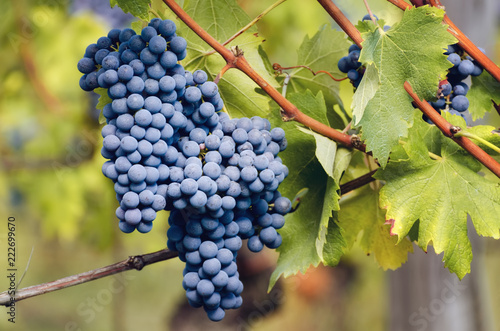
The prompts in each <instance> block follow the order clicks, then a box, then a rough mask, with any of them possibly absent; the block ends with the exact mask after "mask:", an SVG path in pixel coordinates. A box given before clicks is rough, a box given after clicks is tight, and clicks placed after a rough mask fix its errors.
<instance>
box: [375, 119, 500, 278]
mask: <svg viewBox="0 0 500 331" xmlns="http://www.w3.org/2000/svg"><path fill="white" fill-rule="evenodd" d="M450 118H451V116H450ZM453 119H455V120H457V119H458V116H454V117H453ZM415 122H416V124H415V127H414V128H412V130H411V132H410V135H409V138H408V141H407V142H406V143H405V144H404V146H403V148H404V150H405V151H406V153H407V155H408V157H409V158H408V159H400V160H393V159H392V156H391V162H389V164H388V165H387V167H386V168H385V169H380V170H379V171H377V173H376V175H375V176H376V178H378V179H381V180H384V181H386V185H385V186H384V187H383V188H382V189H381V191H380V205H381V207H383V208H386V209H387V215H386V218H387V220H389V221H390V222H392V223H393V227H392V233H393V234H397V235H398V236H399V240H400V241H401V240H404V238H405V236H406V235H407V234H408V233H409V231H410V229H411V228H412V226H413V225H414V223H415V222H416V221H417V220H418V221H419V227H418V245H419V246H420V247H421V248H422V249H424V250H426V249H427V246H428V245H429V244H430V243H432V245H433V246H434V250H435V251H436V253H437V254H440V253H441V252H444V256H443V261H444V263H445V266H446V267H448V268H449V269H450V271H452V272H454V273H456V274H457V275H458V277H460V278H462V277H464V276H465V274H467V273H468V272H469V271H470V263H471V261H472V250H471V245H470V242H469V238H468V236H467V214H468V215H470V217H471V219H472V223H473V225H474V227H475V230H476V232H477V233H478V234H479V235H481V236H488V237H493V238H496V239H498V238H500V232H499V229H500V217H499V215H500V183H499V182H498V180H496V181H491V180H488V179H486V178H484V177H482V176H480V175H479V174H478V173H477V172H478V171H479V170H480V169H481V165H480V164H479V162H477V161H476V160H475V159H474V158H473V157H472V156H470V155H467V154H464V153H463V152H462V149H461V148H460V147H459V146H458V145H457V144H456V143H455V142H453V141H452V140H450V139H448V138H446V137H444V136H443V135H439V136H437V135H436V136H434V137H436V138H437V137H439V138H437V139H435V140H434V141H433V143H432V145H433V147H434V148H435V152H438V153H439V155H436V153H434V154H432V155H430V154H429V150H428V148H427V146H426V144H425V143H424V142H423V139H422V134H421V132H424V134H425V135H427V136H428V135H429V131H435V130H438V129H437V128H436V127H434V126H429V125H426V124H424V123H423V121H422V120H420V121H417V119H416V120H415ZM438 146H439V150H437V147H438ZM431 156H432V158H431Z"/></svg>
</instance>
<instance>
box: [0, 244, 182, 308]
mask: <svg viewBox="0 0 500 331" xmlns="http://www.w3.org/2000/svg"><path fill="white" fill-rule="evenodd" d="M176 256H177V252H173V251H170V250H168V249H162V250H160V251H157V252H153V253H148V254H143V255H135V256H130V257H129V258H128V259H126V260H123V261H121V262H118V263H115V264H111V265H108V266H105V267H102V268H98V269H94V270H90V271H87V272H83V273H81V274H77V275H72V276H68V277H64V278H61V279H58V280H55V281H53V282H48V283H44V284H40V285H34V286H29V287H26V288H23V289H21V290H16V294H15V301H16V302H17V301H21V300H24V299H28V298H31V297H34V296H37V295H41V294H45V293H49V292H54V291H57V290H62V289H64V288H67V287H71V286H75V285H79V284H83V283H87V282H90V281H92V280H96V279H99V278H104V277H107V276H111V275H114V274H117V273H120V272H124V271H127V270H132V269H135V270H142V268H144V267H145V266H147V265H150V264H153V263H157V262H160V261H165V260H169V259H172V258H174V257H176ZM11 304H12V301H11V296H10V295H9V293H8V291H5V292H2V293H0V306H6V307H8V306H10V305H11Z"/></svg>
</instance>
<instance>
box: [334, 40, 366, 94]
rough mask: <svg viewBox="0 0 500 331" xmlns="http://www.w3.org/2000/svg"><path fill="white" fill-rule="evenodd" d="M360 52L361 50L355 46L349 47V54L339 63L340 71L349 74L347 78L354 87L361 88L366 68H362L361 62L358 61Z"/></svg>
mask: <svg viewBox="0 0 500 331" xmlns="http://www.w3.org/2000/svg"><path fill="white" fill-rule="evenodd" d="M360 52H361V48H359V47H358V45H356V44H353V45H351V46H350V47H349V54H348V55H347V56H344V57H342V58H340V60H339V63H338V68H339V70H340V71H341V72H343V73H345V74H347V77H348V78H349V79H350V80H351V83H352V85H353V86H354V87H358V86H359V83H361V79H362V78H363V74H364V72H365V68H364V67H362V66H361V62H359V61H358V60H359V53H360Z"/></svg>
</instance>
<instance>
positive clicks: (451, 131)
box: [318, 0, 500, 178]
mask: <svg viewBox="0 0 500 331" xmlns="http://www.w3.org/2000/svg"><path fill="white" fill-rule="evenodd" d="M388 1H390V2H391V3H398V4H400V3H401V1H394V0H388ZM318 2H319V3H320V4H321V5H322V6H323V7H324V8H325V9H326V10H327V12H328V13H329V14H330V15H331V17H332V18H333V19H334V20H335V21H336V22H337V24H339V25H340V26H346V27H347V28H346V29H345V30H344V32H345V33H346V34H347V35H348V36H349V37H350V38H351V39H352V40H354V41H355V42H356V44H357V45H358V46H359V47H360V48H362V46H361V42H362V41H363V39H362V38H361V34H360V32H359V31H358V29H356V27H354V26H353V25H352V23H351V24H350V26H349V25H348V24H345V20H347V18H346V17H345V15H344V14H343V13H342V12H341V11H340V10H339V9H338V8H337V7H336V6H335V5H334V4H333V2H332V1H330V0H318ZM406 5H407V6H409V8H411V5H409V4H406ZM341 23H342V24H341ZM474 47H475V46H474ZM476 48H477V47H476ZM481 53H482V52H481ZM495 67H496V65H495ZM497 68H498V67H497ZM404 88H405V90H406V92H407V93H408V94H409V95H410V96H411V97H412V99H413V100H414V103H415V105H416V106H417V107H418V108H419V109H420V110H421V111H422V112H423V113H424V114H425V115H427V116H428V117H429V118H430V119H431V121H432V122H433V123H434V124H436V126H437V127H438V128H439V129H440V130H441V131H442V132H443V134H444V135H445V136H446V137H448V138H451V139H453V141H455V142H456V143H457V144H458V145H460V147H462V148H463V149H465V150H466V151H467V152H469V153H470V154H471V155H472V156H474V157H475V158H476V159H477V160H478V161H479V162H481V163H482V164H483V165H484V166H485V167H486V168H488V169H490V170H491V172H493V173H494V174H495V175H496V176H497V177H499V178H500V164H499V163H498V162H497V161H496V160H495V159H493V158H492V157H491V156H490V155H488V153H486V152H485V151H483V150H482V149H481V148H480V147H479V146H477V145H476V144H474V143H473V142H472V141H471V140H470V139H468V138H467V137H463V136H461V137H455V136H454V135H455V134H456V133H457V132H458V131H460V128H458V127H454V126H453V125H451V124H450V123H448V122H447V121H446V120H445V119H444V118H443V117H442V116H441V115H440V114H439V113H438V112H436V111H435V110H434V109H433V108H432V106H431V105H429V104H428V103H427V102H426V101H425V100H420V98H419V97H418V96H417V94H416V93H415V92H414V91H413V89H412V87H411V85H410V84H409V83H408V82H405V84H404Z"/></svg>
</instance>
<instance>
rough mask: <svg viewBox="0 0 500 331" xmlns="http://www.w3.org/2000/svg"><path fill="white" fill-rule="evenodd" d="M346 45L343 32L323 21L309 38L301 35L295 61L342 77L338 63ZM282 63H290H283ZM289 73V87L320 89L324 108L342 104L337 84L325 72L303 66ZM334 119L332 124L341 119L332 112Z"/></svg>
mask: <svg viewBox="0 0 500 331" xmlns="http://www.w3.org/2000/svg"><path fill="white" fill-rule="evenodd" d="M348 48H349V42H348V41H347V40H346V39H345V35H344V33H343V32H340V31H337V30H333V29H332V28H331V27H330V26H329V25H324V26H323V27H321V28H320V29H319V31H318V32H316V34H315V35H314V36H313V37H312V38H310V37H309V36H307V35H306V36H305V37H304V40H303V41H302V44H301V45H300V47H299V49H298V51H297V55H298V56H297V57H298V58H297V63H296V65H300V66H307V67H309V68H311V69H312V70H314V71H318V70H324V71H327V72H329V73H331V74H332V75H333V76H334V77H336V78H341V77H345V74H344V73H342V72H340V70H339V69H338V67H337V63H338V61H339V60H340V58H341V57H343V56H344V55H345V54H346V53H347V49H348ZM282 65H283V66H284V67H287V66H289V65H287V64H283V63H282ZM291 76H292V78H291V80H290V82H289V84H288V90H289V91H293V92H298V93H301V92H304V91H306V90H311V91H312V92H313V93H314V94H316V93H318V92H319V91H322V92H323V95H324V96H325V100H326V105H327V109H331V108H333V106H334V105H336V104H339V105H340V106H341V107H342V108H343V105H342V102H341V100H340V97H339V88H340V84H339V82H336V81H334V80H333V79H331V78H330V77H329V76H328V75H326V74H324V73H318V74H317V75H313V74H312V72H311V71H310V70H308V69H306V68H297V69H295V70H294V71H293V72H292V73H291ZM335 115H336V114H335ZM334 122H335V123H331V124H332V126H335V124H337V123H338V124H340V123H343V121H342V119H341V118H340V116H338V115H336V116H334Z"/></svg>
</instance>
